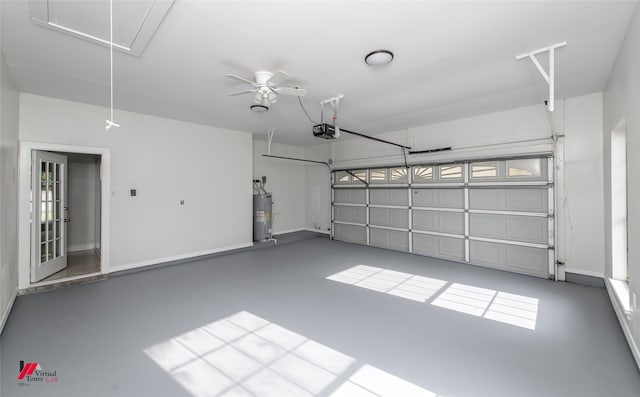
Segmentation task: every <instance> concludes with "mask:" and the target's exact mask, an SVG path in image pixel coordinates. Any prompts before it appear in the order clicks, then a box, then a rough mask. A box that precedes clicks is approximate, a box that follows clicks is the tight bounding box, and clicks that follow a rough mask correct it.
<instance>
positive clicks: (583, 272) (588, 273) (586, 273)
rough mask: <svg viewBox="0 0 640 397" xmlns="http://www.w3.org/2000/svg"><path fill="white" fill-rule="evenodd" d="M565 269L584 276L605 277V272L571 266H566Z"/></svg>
mask: <svg viewBox="0 0 640 397" xmlns="http://www.w3.org/2000/svg"><path fill="white" fill-rule="evenodd" d="M564 271H565V272H567V273H573V274H580V275H582V276H590V277H598V278H601V279H604V273H602V272H593V271H591V270H582V269H574V268H570V267H565V268H564Z"/></svg>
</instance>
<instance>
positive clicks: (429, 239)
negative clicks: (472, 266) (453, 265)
mask: <svg viewBox="0 0 640 397" xmlns="http://www.w3.org/2000/svg"><path fill="white" fill-rule="evenodd" d="M413 252H415V253H416V254H420V255H427V256H435V257H438V258H446V259H453V260H458V261H461V260H464V239H461V238H453V237H444V236H433V235H430V234H418V233H415V234H414V235H413Z"/></svg>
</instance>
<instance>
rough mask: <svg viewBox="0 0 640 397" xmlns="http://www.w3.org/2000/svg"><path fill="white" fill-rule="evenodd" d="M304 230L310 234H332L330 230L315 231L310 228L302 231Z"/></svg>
mask: <svg viewBox="0 0 640 397" xmlns="http://www.w3.org/2000/svg"><path fill="white" fill-rule="evenodd" d="M302 230H306V231H308V232H315V233H321V234H327V235H330V234H331V232H330V231H329V230H322V229H313V228H310V227H307V228H304V229H302Z"/></svg>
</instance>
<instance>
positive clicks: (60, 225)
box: [31, 150, 68, 282]
mask: <svg viewBox="0 0 640 397" xmlns="http://www.w3.org/2000/svg"><path fill="white" fill-rule="evenodd" d="M66 179H67V157H66V156H63V155H60V154H55V153H50V152H44V151H39V150H34V151H33V153H32V164H31V194H32V195H31V215H32V217H31V232H32V235H31V252H32V254H31V282H36V281H40V280H42V279H43V278H46V277H48V276H50V275H52V274H53V273H56V272H59V271H60V270H62V269H64V268H65V267H67V250H66V222H67V221H68V220H67V219H66V210H67V207H66Z"/></svg>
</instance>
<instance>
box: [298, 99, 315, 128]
mask: <svg viewBox="0 0 640 397" xmlns="http://www.w3.org/2000/svg"><path fill="white" fill-rule="evenodd" d="M298 103H299V104H300V107H301V108H302V111H303V112H304V114H306V115H307V118H308V119H309V121H311V122H312V123H313V125H316V124H318V123H316V122H315V121H313V119H312V118H311V116H309V112H307V109H305V107H304V105H303V104H302V99H300V97H298Z"/></svg>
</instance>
